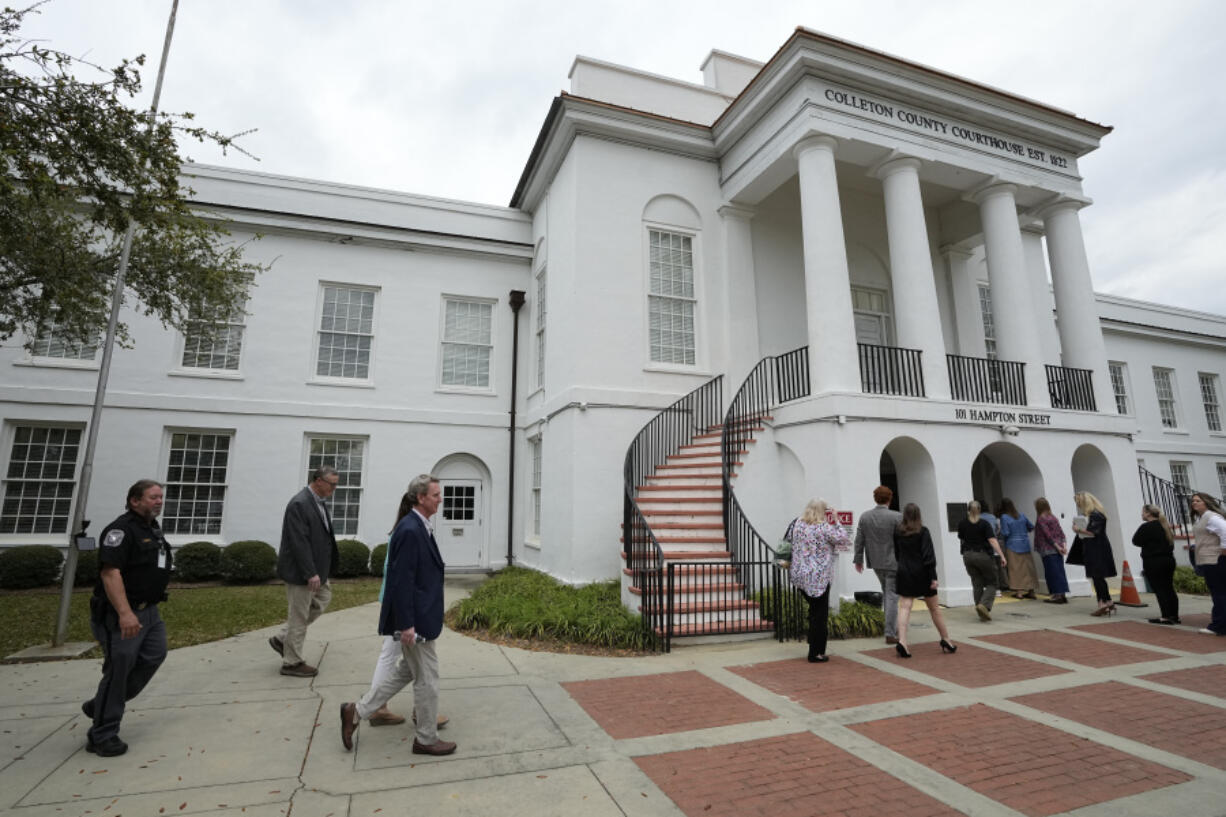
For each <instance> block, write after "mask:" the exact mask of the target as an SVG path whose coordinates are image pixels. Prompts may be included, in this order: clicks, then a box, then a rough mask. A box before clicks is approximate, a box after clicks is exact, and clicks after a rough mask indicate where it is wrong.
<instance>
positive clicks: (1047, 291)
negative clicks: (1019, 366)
mask: <svg viewBox="0 0 1226 817" xmlns="http://www.w3.org/2000/svg"><path fill="white" fill-rule="evenodd" d="M1022 252H1023V253H1025V255H1026V272H1027V274H1028V275H1029V276H1030V294H1031V300H1032V301H1033V302H1034V321H1035V323H1034V328H1035V332H1037V333H1038V335H1039V351H1040V353H1041V354H1042V355H1043V362H1044V363H1050V364H1052V365H1053V366H1059V365H1060V340H1059V335H1057V334H1056V318H1055V313H1054V311H1053V309H1052V299H1051V285H1050V284H1049V283H1048V282H1047V257H1046V256H1045V255H1044V253H1043V230H1042V228H1040V227H1023V228H1022Z"/></svg>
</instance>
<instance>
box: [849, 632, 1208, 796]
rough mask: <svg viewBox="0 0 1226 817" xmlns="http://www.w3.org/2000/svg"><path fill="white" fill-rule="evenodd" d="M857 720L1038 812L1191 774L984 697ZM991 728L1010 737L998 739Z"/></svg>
mask: <svg viewBox="0 0 1226 817" xmlns="http://www.w3.org/2000/svg"><path fill="white" fill-rule="evenodd" d="M959 652H961V650H959ZM851 728H852V729H854V730H856V731H857V732H859V733H860V734H862V735H864V736H865V737H868V738H871V739H872V740H875V741H877V742H878V743H881V744H883V745H885V746H888V747H889V748H891V749H893V750H894V751H896V752H899V753H900V754H905V755H907V756H908V757H910V758H911V759H912V760H914V761H916V762H917V763H922V764H923V765H925V766H927V767H929V768H930V769H933V770H934V771H937V772H939V773H940V774H943V775H945V776H946V777H949V778H952V779H953V780H955V781H957V782H958V783H961V784H962V785H964V786H966V787H968V788H971V789H974V790H975V791H977V792H979V793H980V794H982V795H984V796H986V797H990V798H991V799H993V800H996V801H997V802H1000V803H1003V804H1004V805H1006V806H1009V807H1010V808H1013V809H1016V810H1017V811H1020V812H1022V813H1023V814H1028V815H1032V817H1046V815H1049V814H1058V813H1060V812H1065V811H1072V810H1073V809H1077V808H1082V807H1083V806H1089V805H1093V804H1095V803H1104V802H1107V801H1109V800H1114V799H1116V798H1119V797H1127V796H1130V795H1133V794H1139V793H1140V792H1144V791H1150V790H1151V789H1158V788H1162V787H1164V786H1173V785H1175V784H1178V783H1183V782H1186V781H1188V780H1191V779H1192V778H1191V777H1189V776H1188V775H1185V774H1183V773H1181V772H1178V771H1175V770H1174V769H1169V768H1167V767H1166V766H1160V765H1158V764H1157V763H1151V762H1149V761H1145V760H1142V759H1140V758H1137V757H1133V756H1132V755H1128V754H1125V753H1124V752H1121V751H1119V750H1117V749H1112V748H1111V747H1109V746H1103V745H1101V744H1097V743H1093V742H1091V741H1087V740H1084V739H1082V738H1077V737H1074V736H1072V735H1069V734H1068V733H1066V732H1061V731H1060V730H1058V729H1053V728H1052V727H1050V726H1045V725H1043V724H1041V723H1038V722H1036V721H1030V720H1026V719H1025V718H1019V717H1017V716H1016V715H1011V714H1009V713H1007V712H1001V711H1000V710H998V709H993V708H992V707H989V706H985V705H983V704H975V705H974V706H968V707H959V708H957V709H946V710H941V711H937V712H925V713H923V714H921V715H905V716H903V717H898V718H886V719H884V720H879V721H870V722H868V723H860V724H856V725H854V726H852V727H851ZM991 735H1007V736H1008V737H1007V738H1006V739H1003V740H993V739H992V738H991V737H989V736H991Z"/></svg>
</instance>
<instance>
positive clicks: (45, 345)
mask: <svg viewBox="0 0 1226 817" xmlns="http://www.w3.org/2000/svg"><path fill="white" fill-rule="evenodd" d="M29 349H30V355H31V356H32V357H44V358H54V359H56V360H93V359H94V358H95V357H97V356H98V342H97V341H95V342H94V343H74V342H72V341H70V340H68V338H67V337H65V334H64V329H63V324H61V323H59V321H58V320H57V319H56V318H55V316H52V317H51V318H50V319H49V320H48V322H47V323H46V324H44V325H43V326H41V327H39V328H38V334H37V335H35V337H34V340H33V341H31V342H30V345H29Z"/></svg>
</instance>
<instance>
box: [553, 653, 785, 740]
mask: <svg viewBox="0 0 1226 817" xmlns="http://www.w3.org/2000/svg"><path fill="white" fill-rule="evenodd" d="M562 687H563V688H564V689H565V690H566V691H567V692H569V693H570V695H571V697H572V698H574V699H575V700H576V701H577V702H578V703H579V706H581V707H583V709H584V711H585V712H587V714H589V715H591V716H592V719H593V720H594V721H596V723H598V724H600V726H601V728H602V729H604V730H605V731H606V732H608V733H609V735H610V736H612V737H614V738H616V739H618V740H621V739H623V738H641V737H646V736H648V735H666V734H670V733H673V732H688V731H690V730H692V729H708V728H710V727H713V726H729V725H731V724H734V723H749V722H750V721H765V720H770V719H771V718H773V717H775V716H774V714H773V713H771V712H770V710H767V709H763V708H762V707H760V706H758V705H757V704H755V703H754V702H753V701H751V700H749V699H748V698H746V697H744V696H742V695H738V694H737V693H735V692H733V691H732V690H731V689H728V687H726V686H724V685H723V684H720V683H717V682H715V681H712V680H711V679H710V678H708V677H707V676H705V675H703V674H702V673H700V672H695V671H692V670H691V671H689V672H668V673H663V674H660V675H635V676H632V677H629V678H607V679H604V680H599V681H571V682H570V683H565V684H562Z"/></svg>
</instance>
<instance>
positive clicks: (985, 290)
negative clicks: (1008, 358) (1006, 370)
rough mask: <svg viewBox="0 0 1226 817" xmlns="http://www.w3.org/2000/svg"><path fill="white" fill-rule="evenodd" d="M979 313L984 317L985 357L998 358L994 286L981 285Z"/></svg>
mask: <svg viewBox="0 0 1226 817" xmlns="http://www.w3.org/2000/svg"><path fill="white" fill-rule="evenodd" d="M979 315H980V317H981V318H982V319H983V352H984V357H987V358H991V359H992V360H995V359H996V319H995V318H993V317H992V288H991V287H990V286H988V285H987V284H980V285H979Z"/></svg>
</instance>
